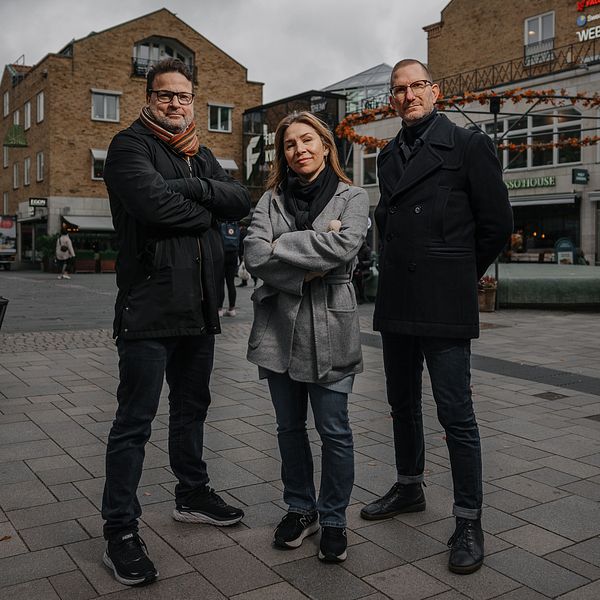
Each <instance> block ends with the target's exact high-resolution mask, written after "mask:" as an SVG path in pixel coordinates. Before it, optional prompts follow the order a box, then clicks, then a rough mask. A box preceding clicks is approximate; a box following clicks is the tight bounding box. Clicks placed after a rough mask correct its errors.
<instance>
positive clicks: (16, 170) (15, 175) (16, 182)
mask: <svg viewBox="0 0 600 600" xmlns="http://www.w3.org/2000/svg"><path fill="white" fill-rule="evenodd" d="M18 187H19V163H15V164H14V165H13V190H16V189H18Z"/></svg>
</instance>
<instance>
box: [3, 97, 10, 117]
mask: <svg viewBox="0 0 600 600" xmlns="http://www.w3.org/2000/svg"><path fill="white" fill-rule="evenodd" d="M9 98H10V96H9V95H8V92H4V96H2V107H3V108H2V116H3V117H8V113H9V112H10V100H9Z"/></svg>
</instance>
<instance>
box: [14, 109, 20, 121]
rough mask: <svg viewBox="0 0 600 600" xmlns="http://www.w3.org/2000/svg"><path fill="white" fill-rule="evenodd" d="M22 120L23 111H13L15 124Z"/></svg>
mask: <svg viewBox="0 0 600 600" xmlns="http://www.w3.org/2000/svg"><path fill="white" fill-rule="evenodd" d="M20 120H21V111H19V110H15V112H14V113H13V125H18V124H19V121H20Z"/></svg>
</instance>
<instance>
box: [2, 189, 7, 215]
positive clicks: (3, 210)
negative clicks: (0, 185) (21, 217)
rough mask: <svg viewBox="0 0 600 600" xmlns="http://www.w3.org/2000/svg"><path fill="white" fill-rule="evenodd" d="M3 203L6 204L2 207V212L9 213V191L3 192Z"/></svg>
mask: <svg viewBox="0 0 600 600" xmlns="http://www.w3.org/2000/svg"><path fill="white" fill-rule="evenodd" d="M2 204H3V205H4V207H3V209H2V214H4V215H7V214H8V192H3V193H2Z"/></svg>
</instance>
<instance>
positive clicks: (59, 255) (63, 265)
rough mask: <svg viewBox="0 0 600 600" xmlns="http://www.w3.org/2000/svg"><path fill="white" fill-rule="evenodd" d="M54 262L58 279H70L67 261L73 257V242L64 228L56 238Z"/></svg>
mask: <svg viewBox="0 0 600 600" xmlns="http://www.w3.org/2000/svg"><path fill="white" fill-rule="evenodd" d="M55 254H56V264H57V266H58V279H71V276H70V275H69V263H70V262H71V260H72V259H74V258H75V250H74V249H73V242H72V241H71V238H70V237H69V234H68V232H67V231H66V230H64V231H63V232H62V233H61V234H60V235H59V236H58V238H57V239H56V251H55Z"/></svg>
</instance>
